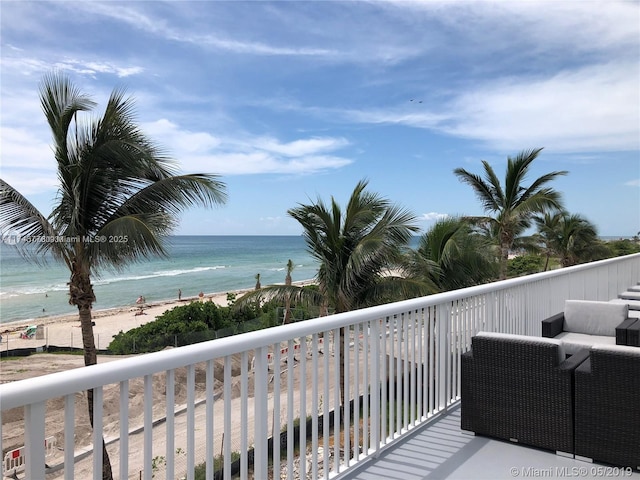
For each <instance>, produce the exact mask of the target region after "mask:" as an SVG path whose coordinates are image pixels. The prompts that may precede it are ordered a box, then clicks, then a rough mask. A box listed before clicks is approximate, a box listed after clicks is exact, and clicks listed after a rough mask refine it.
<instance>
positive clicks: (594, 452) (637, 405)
mask: <svg viewBox="0 0 640 480" xmlns="http://www.w3.org/2000/svg"><path fill="white" fill-rule="evenodd" d="M590 353H591V355H590V358H589V359H588V360H587V361H585V362H584V363H583V364H582V365H580V366H579V367H578V368H577V369H576V373H575V388H576V406H575V421H576V430H575V432H576V441H575V445H576V449H575V453H576V455H577V456H580V457H586V458H588V459H591V460H596V461H598V462H603V463H610V464H613V465H617V466H624V467H632V468H637V469H639V470H640V348H638V347H627V346H615V345H614V346H606V347H605V346H596V347H593V348H592V350H591V352H590Z"/></svg>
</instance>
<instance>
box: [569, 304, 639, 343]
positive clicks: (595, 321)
mask: <svg viewBox="0 0 640 480" xmlns="http://www.w3.org/2000/svg"><path fill="white" fill-rule="evenodd" d="M628 314H629V306H628V305H625V304H618V303H612V302H594V301H589V300H566V301H565V303H564V326H563V328H562V329H563V330H564V331H565V332H572V333H585V334H587V335H606V336H613V337H615V335H616V327H617V326H618V325H620V324H621V323H622V322H623V321H624V320H625V319H626V318H627V316H628ZM614 343H615V341H614Z"/></svg>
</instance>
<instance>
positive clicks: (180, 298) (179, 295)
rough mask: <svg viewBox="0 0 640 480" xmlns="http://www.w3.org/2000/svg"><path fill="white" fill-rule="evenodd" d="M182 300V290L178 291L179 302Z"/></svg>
mask: <svg viewBox="0 0 640 480" xmlns="http://www.w3.org/2000/svg"><path fill="white" fill-rule="evenodd" d="M180 300H182V290H181V289H178V301H180Z"/></svg>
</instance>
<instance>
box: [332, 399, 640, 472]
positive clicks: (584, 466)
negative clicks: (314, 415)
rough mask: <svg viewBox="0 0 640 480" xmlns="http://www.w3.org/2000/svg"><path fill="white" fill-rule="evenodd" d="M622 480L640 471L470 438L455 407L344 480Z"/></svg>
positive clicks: (509, 443)
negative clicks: (554, 479) (545, 479)
mask: <svg viewBox="0 0 640 480" xmlns="http://www.w3.org/2000/svg"><path fill="white" fill-rule="evenodd" d="M540 477H542V478H576V479H596V478H626V479H632V480H640V472H638V470H634V471H633V472H631V473H630V472H629V471H628V470H621V469H616V468H615V467H609V466H606V465H603V464H599V463H589V462H585V461H581V460H576V459H573V458H569V457H564V456H561V455H556V454H554V453H553V452H550V451H547V450H540V449H537V448H532V447H527V446H524V445H519V444H517V443H511V442H506V441H500V440H495V439H491V438H488V437H482V436H475V435H472V434H468V433H464V432H462V430H460V407H459V405H458V406H456V407H454V408H453V409H451V411H450V412H449V413H447V414H445V415H443V416H442V417H440V418H437V419H435V420H434V421H432V422H430V423H428V424H426V425H424V426H421V427H418V428H416V429H415V430H414V431H412V432H409V433H407V434H405V436H404V438H401V439H400V440H399V442H398V443H396V444H395V445H393V446H391V447H390V448H389V449H387V450H385V451H383V452H382V454H381V455H380V456H379V457H378V458H375V459H371V460H370V461H365V462H363V464H362V465H361V466H360V467H356V469H354V471H353V472H349V474H348V475H346V476H345V477H342V478H345V479H349V480H380V479H382V478H384V479H387V480H425V479H430V480H431V479H448V480H450V479H455V480H476V479H477V480H484V479H487V480H502V479H505V480H506V479H511V480H513V479H514V478H540Z"/></svg>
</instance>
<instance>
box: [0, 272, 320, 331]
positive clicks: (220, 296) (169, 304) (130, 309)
mask: <svg viewBox="0 0 640 480" xmlns="http://www.w3.org/2000/svg"><path fill="white" fill-rule="evenodd" d="M313 283H314V280H313V279H309V280H300V281H297V282H293V285H297V286H301V287H302V286H306V285H312V284H313ZM253 290H254V288H241V289H237V290H229V291H226V292H213V293H205V294H204V296H203V297H202V300H201V299H200V297H199V296H197V295H196V296H189V297H183V298H181V299H180V300H178V299H177V298H174V299H164V300H157V301H154V302H148V303H145V304H144V305H143V310H142V311H143V312H144V313H143V315H140V314H138V312H139V311H140V305H136V304H132V305H130V306H121V307H111V308H103V309H99V310H93V311H92V313H91V318H92V319H93V320H98V319H105V318H109V317H120V316H126V317H130V316H131V314H132V313H134V314H136V315H134V316H135V317H139V316H140V317H141V316H153V320H155V317H157V316H159V315H162V314H163V313H164V312H166V311H168V310H171V309H172V308H174V307H177V306H180V305H185V304H187V303H190V302H194V301H211V302H214V303H215V304H216V305H218V306H220V307H226V306H227V305H228V303H227V295H228V294H230V293H231V294H236V295H237V296H238V297H240V296H242V295H244V294H245V293H247V292H251V291H253ZM148 321H151V320H148ZM148 321H147V322H148ZM147 322H144V323H147ZM68 323H76V324H77V325H73V326H75V327H79V319H78V314H76V313H74V314H63V315H50V316H44V317H37V318H28V319H24V320H12V321H10V322H2V323H0V334H3V335H4V334H11V333H16V332H21V331H23V330H24V329H25V328H27V327H28V326H32V325H35V326H45V327H49V326H52V325H58V324H68ZM99 323H103V322H99ZM136 326H137V325H136ZM131 328H135V327H133V326H132V327H131ZM115 333H117V332H115ZM115 333H114V334H115ZM27 341H28V340H27Z"/></svg>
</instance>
